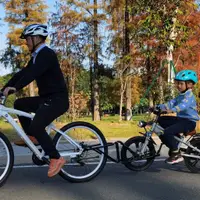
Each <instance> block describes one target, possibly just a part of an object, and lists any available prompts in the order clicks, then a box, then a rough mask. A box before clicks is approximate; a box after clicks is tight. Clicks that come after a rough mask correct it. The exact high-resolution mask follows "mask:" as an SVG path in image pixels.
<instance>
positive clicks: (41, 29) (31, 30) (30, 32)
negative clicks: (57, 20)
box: [20, 24, 48, 39]
mask: <svg viewBox="0 0 200 200" xmlns="http://www.w3.org/2000/svg"><path fill="white" fill-rule="evenodd" d="M34 35H40V36H43V37H45V38H46V37H47V36H48V31H47V26H46V25H43V24H31V25H28V26H26V27H25V29H24V31H23V32H22V34H21V36H20V38H21V39H25V38H26V37H27V36H34Z"/></svg>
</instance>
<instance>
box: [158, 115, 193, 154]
mask: <svg viewBox="0 0 200 200" xmlns="http://www.w3.org/2000/svg"><path fill="white" fill-rule="evenodd" d="M158 123H159V124H160V126H162V127H163V128H164V129H165V130H164V135H161V136H160V139H161V141H162V142H163V143H164V144H165V145H166V146H167V147H168V148H169V149H170V150H172V151H176V150H177V149H178V143H179V142H178V141H177V140H176V139H175V138H174V136H178V137H179V134H180V133H187V132H190V131H193V130H194V129H195V127H196V122H194V121H190V120H188V119H186V118H180V117H173V116H163V117H160V118H159V120H158Z"/></svg>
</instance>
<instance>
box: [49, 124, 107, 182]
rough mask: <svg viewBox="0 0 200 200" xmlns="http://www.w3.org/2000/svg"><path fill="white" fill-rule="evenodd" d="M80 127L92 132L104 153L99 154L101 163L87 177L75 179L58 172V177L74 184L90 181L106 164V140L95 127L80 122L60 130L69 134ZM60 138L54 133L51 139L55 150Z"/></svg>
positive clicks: (65, 173)
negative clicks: (98, 140)
mask: <svg viewBox="0 0 200 200" xmlns="http://www.w3.org/2000/svg"><path fill="white" fill-rule="evenodd" d="M80 127H82V128H86V129H88V130H90V131H92V132H94V133H95V134H96V135H97V137H98V138H99V139H100V140H101V149H102V151H103V152H104V153H102V154H101V156H102V158H101V162H100V164H99V165H98V167H97V168H95V170H93V172H91V173H89V175H87V176H80V177H76V176H72V175H71V174H69V172H66V171H64V170H63V169H62V170H61V171H60V173H59V175H60V176H61V177H62V178H63V179H65V180H68V181H70V182H75V183H78V182H86V181H90V180H91V179H93V178H95V177H96V176H97V175H98V174H99V173H100V172H101V171H102V170H103V168H104V166H105V164H106V161H107V157H106V154H107V153H108V147H107V143H106V139H105V137H104V135H103V134H102V132H101V131H100V130H99V129H98V128H97V127H95V126H94V125H92V124H90V123H87V122H82V121H78V122H72V123H70V124H67V125H65V126H64V127H62V128H61V129H60V130H61V131H63V132H66V133H67V134H69V132H70V130H74V129H75V128H80ZM61 136H62V135H61V134H60V133H56V135H55V137H54V138H53V142H54V145H55V146H56V148H57V145H58V142H59V139H60V137H61ZM66 166H67V165H66Z"/></svg>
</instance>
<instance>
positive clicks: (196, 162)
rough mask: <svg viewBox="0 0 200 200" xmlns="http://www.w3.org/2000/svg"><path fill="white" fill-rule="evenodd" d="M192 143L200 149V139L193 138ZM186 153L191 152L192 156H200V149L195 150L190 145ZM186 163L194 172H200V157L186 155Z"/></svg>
mask: <svg viewBox="0 0 200 200" xmlns="http://www.w3.org/2000/svg"><path fill="white" fill-rule="evenodd" d="M190 143H191V145H192V146H194V147H195V148H197V149H199V150H200V139H193V140H191V141H190ZM185 154H190V155H191V156H192V155H193V156H200V153H199V152H198V151H195V150H194V149H193V148H191V147H188V148H187V150H186V152H185ZM184 161H185V165H186V167H187V168H188V169H189V170H190V171H191V172H192V173H198V172H200V159H199V158H192V157H186V156H185V157H184Z"/></svg>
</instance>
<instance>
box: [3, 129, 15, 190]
mask: <svg viewBox="0 0 200 200" xmlns="http://www.w3.org/2000/svg"><path fill="white" fill-rule="evenodd" d="M13 164H14V153H13V148H12V145H11V144H10V141H9V140H8V138H7V137H6V136H5V135H4V134H3V133H1V132H0V187H1V186H3V185H4V184H5V182H6V181H7V179H8V177H9V175H10V173H11V171H12V169H13Z"/></svg>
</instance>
